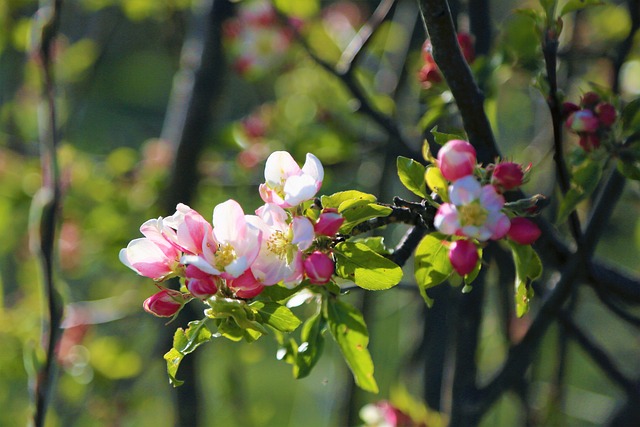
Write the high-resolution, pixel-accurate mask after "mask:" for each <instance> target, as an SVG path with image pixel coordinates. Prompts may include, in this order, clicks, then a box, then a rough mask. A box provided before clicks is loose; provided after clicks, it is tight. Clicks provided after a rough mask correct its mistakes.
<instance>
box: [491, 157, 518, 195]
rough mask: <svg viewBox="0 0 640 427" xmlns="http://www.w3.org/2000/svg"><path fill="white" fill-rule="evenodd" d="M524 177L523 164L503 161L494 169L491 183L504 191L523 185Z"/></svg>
mask: <svg viewBox="0 0 640 427" xmlns="http://www.w3.org/2000/svg"><path fill="white" fill-rule="evenodd" d="M523 179H524V172H523V171H522V166H520V165H519V164H517V163H513V162H501V163H498V164H497V165H496V167H495V168H494V169H493V175H492V176H491V184H493V185H494V186H495V187H496V188H497V189H498V190H499V191H500V192H504V191H509V190H513V189H514V188H518V187H519V186H521V185H522V180H523Z"/></svg>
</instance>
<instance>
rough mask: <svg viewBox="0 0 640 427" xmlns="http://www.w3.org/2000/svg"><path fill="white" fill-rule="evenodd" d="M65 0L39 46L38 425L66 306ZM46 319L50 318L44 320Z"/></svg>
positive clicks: (48, 16) (49, 17) (35, 215)
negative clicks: (61, 83)
mask: <svg viewBox="0 0 640 427" xmlns="http://www.w3.org/2000/svg"><path fill="white" fill-rule="evenodd" d="M61 9H62V0H54V1H52V2H51V5H50V6H49V8H48V9H45V8H41V9H40V11H39V13H41V14H42V15H41V16H42V17H43V18H44V22H43V23H42V27H41V33H40V40H39V46H38V52H37V54H38V57H39V58H40V61H41V68H42V76H43V77H42V78H43V95H42V97H43V101H44V102H43V103H44V104H45V106H46V107H45V108H43V109H42V110H41V113H40V117H39V121H40V157H41V165H42V166H41V167H42V186H41V188H40V190H39V191H38V193H37V194H36V195H35V196H34V198H33V202H32V207H31V218H30V227H31V232H32V233H33V234H32V235H31V236H30V238H31V246H32V251H33V252H35V253H37V254H38V256H39V258H40V264H41V267H40V268H41V269H42V276H43V282H44V288H43V293H44V299H45V303H46V305H47V308H46V311H47V316H48V317H47V316H45V317H43V327H42V342H43V343H45V347H46V359H45V362H44V365H43V366H42V367H41V368H40V370H39V372H38V373H37V377H36V378H35V379H34V381H35V384H34V400H35V412H34V415H33V424H34V426H36V427H40V426H43V425H44V423H45V417H46V412H47V407H48V405H49V400H50V395H51V393H52V390H53V384H54V381H55V371H56V369H55V349H56V346H57V344H58V341H59V339H60V336H61V334H60V325H61V323H62V314H63V306H62V301H61V299H60V295H59V294H58V292H57V291H56V287H55V280H54V272H53V270H54V248H55V237H56V225H57V223H58V220H59V209H60V205H61V189H60V180H59V170H58V161H57V148H58V137H57V117H56V108H55V78H54V75H53V57H52V55H53V43H54V41H55V39H56V37H57V34H58V29H59V27H60V13H61ZM44 319H46V320H44Z"/></svg>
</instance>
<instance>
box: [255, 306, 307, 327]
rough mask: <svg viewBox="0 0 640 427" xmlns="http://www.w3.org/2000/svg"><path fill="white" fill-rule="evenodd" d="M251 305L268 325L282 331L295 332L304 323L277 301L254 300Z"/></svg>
mask: <svg viewBox="0 0 640 427" xmlns="http://www.w3.org/2000/svg"><path fill="white" fill-rule="evenodd" d="M249 307H251V309H252V310H255V311H256V312H257V313H258V314H259V315H260V317H261V318H262V321H263V322H264V323H265V324H266V325H269V326H271V327H272V328H275V329H277V330H279V331H281V332H293V331H295V330H296V328H297V327H298V326H300V323H302V322H301V321H300V319H298V318H297V317H296V315H295V314H293V312H292V311H291V310H289V309H288V308H287V307H285V306H284V305H281V304H278V303H275V302H263V301H254V302H252V303H251V304H249Z"/></svg>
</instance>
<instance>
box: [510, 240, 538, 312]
mask: <svg viewBox="0 0 640 427" xmlns="http://www.w3.org/2000/svg"><path fill="white" fill-rule="evenodd" d="M509 246H510V247H511V253H512V255H513V263H514V264H515V266H516V280H515V290H514V294H515V306H516V315H517V316H518V317H522V316H524V315H525V314H526V313H527V312H528V311H529V301H530V299H531V298H533V288H532V287H531V282H532V281H534V280H536V279H537V278H539V277H540V275H541V274H542V261H540V257H538V254H537V253H536V251H535V250H533V248H532V247H531V245H519V244H517V243H515V242H511V241H509Z"/></svg>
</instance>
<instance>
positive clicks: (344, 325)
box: [324, 298, 378, 393]
mask: <svg viewBox="0 0 640 427" xmlns="http://www.w3.org/2000/svg"><path fill="white" fill-rule="evenodd" d="M324 310H325V313H324V316H325V318H326V319H327V324H328V326H329V331H330V332H331V336H333V339H334V340H335V341H336V343H337V344H338V347H339V348H340V351H341V352H342V355H343V357H344V359H345V361H346V362H347V365H348V366H349V369H351V372H352V373H353V378H354V380H355V382H356V384H357V385H358V386H359V387H360V388H362V389H363V390H366V391H370V392H372V393H377V392H378V384H377V383H376V380H375V378H374V377H373V360H372V359H371V355H370V354H369V350H368V349H367V345H368V344H369V332H368V331H367V325H366V324H365V322H364V319H363V317H362V313H360V312H359V311H358V310H357V309H356V308H355V307H353V306H352V305H349V304H347V303H345V302H343V301H340V300H338V299H335V298H329V299H327V300H326V304H325V306H324Z"/></svg>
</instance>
